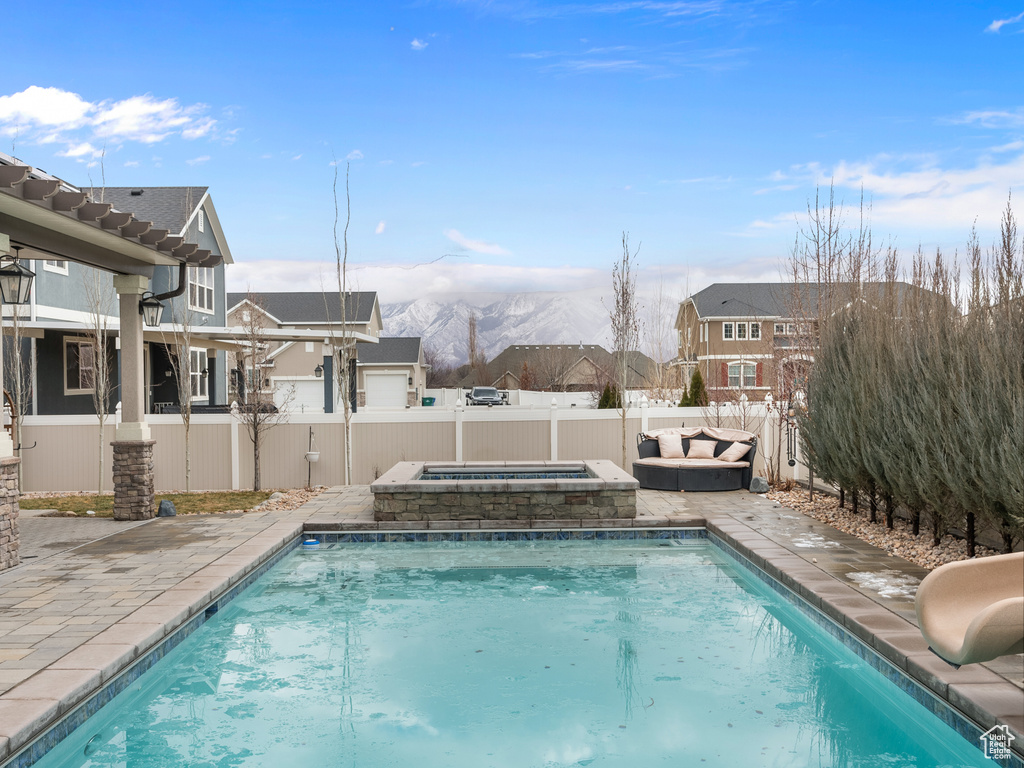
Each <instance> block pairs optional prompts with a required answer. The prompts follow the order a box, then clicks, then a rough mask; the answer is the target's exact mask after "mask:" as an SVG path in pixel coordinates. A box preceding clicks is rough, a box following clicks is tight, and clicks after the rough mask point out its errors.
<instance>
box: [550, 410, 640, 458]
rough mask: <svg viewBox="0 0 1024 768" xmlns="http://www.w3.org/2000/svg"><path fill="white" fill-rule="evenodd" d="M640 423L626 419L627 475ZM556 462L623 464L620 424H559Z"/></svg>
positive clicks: (584, 421)
mask: <svg viewBox="0 0 1024 768" xmlns="http://www.w3.org/2000/svg"><path fill="white" fill-rule="evenodd" d="M639 432H640V419H638V418H628V419H626V464H627V466H626V468H625V469H626V471H627V472H630V471H632V468H633V462H634V461H636V459H637V452H636V436H637V434H638V433H639ZM558 458H559V459H566V460H568V459H608V460H610V461H614V462H615V463H616V464H621V463H622V421H621V419H620V418H618V417H617V416H616V418H602V419H571V420H570V419H565V420H559V422H558Z"/></svg>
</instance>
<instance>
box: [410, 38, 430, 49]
mask: <svg viewBox="0 0 1024 768" xmlns="http://www.w3.org/2000/svg"><path fill="white" fill-rule="evenodd" d="M409 45H410V46H411V47H412V49H413V50H414V51H422V50H423V49H424V48H426V47H427V46H428V45H430V43H428V42H426V41H425V40H420V39H419V38H414V39H413V41H412V42H411V43H410V44H409Z"/></svg>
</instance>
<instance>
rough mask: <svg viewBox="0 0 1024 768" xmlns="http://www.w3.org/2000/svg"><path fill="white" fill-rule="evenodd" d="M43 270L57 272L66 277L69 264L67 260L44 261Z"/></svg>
mask: <svg viewBox="0 0 1024 768" xmlns="http://www.w3.org/2000/svg"><path fill="white" fill-rule="evenodd" d="M43 269H44V270H46V271H47V272H56V273H57V274H58V275H66V274H67V273H68V263H67V261H66V260H65V259H44V260H43Z"/></svg>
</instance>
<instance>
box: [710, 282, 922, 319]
mask: <svg viewBox="0 0 1024 768" xmlns="http://www.w3.org/2000/svg"><path fill="white" fill-rule="evenodd" d="M882 285H883V284H882V283H866V284H865V286H866V287H871V286H874V287H875V288H879V289H880V288H881V286H882ZM896 287H897V291H898V294H897V301H898V302H902V301H903V298H904V296H905V295H906V292H907V291H908V290H913V289H914V286H912V285H910V284H909V283H902V282H900V283H896ZM819 289H820V284H818V283H714V284H712V285H709V286H708V287H707V288H705V289H704V290H702V291H697V293H695V294H693V295H692V296H691V297H690V299H691V300H692V301H693V302H694V304H695V305H696V307H697V314H698V315H700V317H707V318H714V317H762V318H765V317H787V318H788V317H793V316H794V313H795V310H796V309H797V308H798V307H800V306H803V307H807V308H810V307H816V306H817V304H818V291H819ZM798 291H799V293H798ZM801 294H802V295H801Z"/></svg>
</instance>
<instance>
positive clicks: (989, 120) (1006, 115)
mask: <svg viewBox="0 0 1024 768" xmlns="http://www.w3.org/2000/svg"><path fill="white" fill-rule="evenodd" d="M947 122H950V123H954V124H958V125H965V124H971V123H978V124H979V125H981V126H982V127H984V128H1021V127H1024V107H1017V109H1015V110H1006V109H990V110H979V111H975V112H965V113H964V114H963V115H961V116H960V117H955V118H951V119H950V120H948V121H947Z"/></svg>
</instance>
